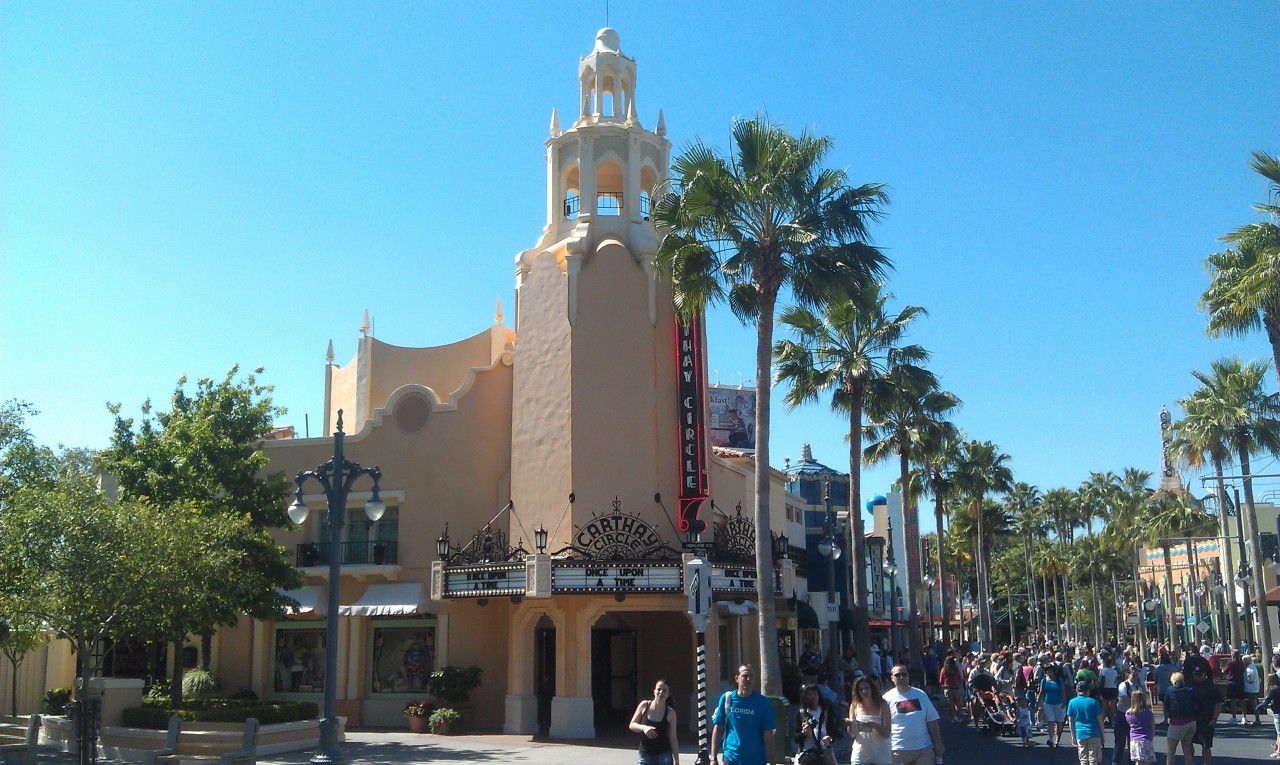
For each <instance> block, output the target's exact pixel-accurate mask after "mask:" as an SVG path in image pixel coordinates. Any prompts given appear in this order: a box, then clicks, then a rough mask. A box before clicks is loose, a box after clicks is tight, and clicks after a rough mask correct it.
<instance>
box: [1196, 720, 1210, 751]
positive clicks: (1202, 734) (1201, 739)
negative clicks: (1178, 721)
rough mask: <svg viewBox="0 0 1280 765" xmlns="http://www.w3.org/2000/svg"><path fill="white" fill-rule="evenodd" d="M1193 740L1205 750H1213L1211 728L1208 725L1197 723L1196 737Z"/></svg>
mask: <svg viewBox="0 0 1280 765" xmlns="http://www.w3.org/2000/svg"><path fill="white" fill-rule="evenodd" d="M1193 740H1194V741H1195V742H1196V743H1197V744H1200V745H1201V746H1203V747H1204V748H1205V749H1212V748H1213V726H1212V725H1208V724H1205V725H1201V724H1200V723H1199V722H1197V723H1196V737H1195V739H1193Z"/></svg>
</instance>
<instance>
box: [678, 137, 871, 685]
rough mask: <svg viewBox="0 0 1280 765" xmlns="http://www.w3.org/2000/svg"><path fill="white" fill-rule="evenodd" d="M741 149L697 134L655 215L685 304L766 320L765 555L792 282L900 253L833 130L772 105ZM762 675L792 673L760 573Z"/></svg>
mask: <svg viewBox="0 0 1280 765" xmlns="http://www.w3.org/2000/svg"><path fill="white" fill-rule="evenodd" d="M732 134H733V144H734V150H733V153H732V154H731V156H729V157H727V158H726V157H721V156H719V155H718V154H717V153H716V152H715V151H714V150H713V149H711V148H708V147H707V146H705V145H704V144H702V143H701V142H695V143H693V144H692V145H691V146H689V147H688V148H687V149H686V150H685V151H684V152H682V153H681V154H680V156H678V157H677V158H676V159H675V160H674V162H673V163H672V179H671V191H670V192H669V193H667V194H666V195H665V196H664V197H663V198H662V199H661V200H660V201H659V203H658V205H657V208H656V210H655V212H654V223H655V224H656V225H657V227H658V228H659V230H661V231H662V232H664V238H663V241H662V244H661V245H660V246H659V249H658V254H657V259H656V264H657V267H658V270H659V271H661V272H665V273H670V274H671V276H672V281H673V285H674V290H675V304H676V308H677V310H679V311H680V312H681V313H682V314H683V315H686V316H687V315H693V314H696V313H699V312H701V311H702V310H703V309H704V308H705V306H707V305H708V304H709V303H712V304H714V303H718V302H720V301H722V300H727V302H728V304H729V308H730V310H731V311H733V313H734V315H735V316H737V317H738V318H739V319H740V320H741V321H743V322H744V323H748V324H750V323H754V324H755V326H756V385H757V386H758V391H757V402H758V404H757V406H756V428H755V432H756V455H755V465H756V473H755V484H754V494H755V524H756V565H757V567H758V568H759V570H760V571H762V572H763V571H767V570H769V568H770V567H771V566H772V564H773V560H772V556H771V552H770V550H769V539H770V533H771V528H770V517H769V481H770V472H769V471H770V467H769V416H770V405H769V399H770V393H771V389H772V381H773V376H772V369H771V363H772V352H773V328H774V321H775V313H776V308H777V301H778V298H779V296H780V295H781V294H783V293H784V291H786V290H789V292H790V295H791V298H792V299H793V300H794V302H795V303H796V304H798V305H802V306H809V307H814V306H819V305H823V304H825V303H828V302H830V301H831V300H832V299H834V298H836V297H838V296H839V295H840V294H841V293H847V292H848V290H849V288H850V287H851V286H855V285H859V284H866V283H869V282H871V281H873V280H875V279H878V278H880V277H881V276H882V275H883V272H884V271H885V269H886V268H887V267H888V259H887V258H886V257H885V256H884V255H883V254H882V253H881V252H880V251H879V250H878V249H876V248H875V247H874V246H872V245H871V235H870V230H869V228H868V225H869V224H870V223H871V222H872V221H874V220H876V219H878V218H879V217H880V215H881V209H882V207H883V205H884V204H885V203H886V201H887V197H886V194H885V190H884V187H883V186H882V185H879V184H867V185H862V186H851V185H849V183H848V180H847V177H846V175H845V173H844V171H841V170H832V169H828V168H824V167H823V166H822V162H823V160H824V159H825V158H826V156H827V154H828V153H829V152H830V150H831V141H830V140H829V139H827V138H820V137H816V136H812V135H810V134H809V133H807V132H805V133H801V134H800V135H799V136H793V135H791V134H790V133H788V132H787V131H786V130H784V129H783V128H781V127H779V126H777V125H774V124H773V123H771V122H769V120H768V118H767V117H765V116H763V115H761V116H758V117H756V118H755V119H751V120H739V121H737V122H735V123H734V126H733V131H732ZM760 587H761V592H760V620H759V623H760V654H761V655H760V677H761V686H762V689H763V690H764V692H765V693H767V694H770V695H777V694H778V693H779V690H780V688H781V674H780V670H779V661H778V655H777V651H776V650H774V647H775V646H777V644H778V640H777V624H776V619H775V610H774V605H773V593H772V592H771V591H770V589H769V588H770V587H771V585H770V584H769V581H768V577H762V578H761V579H760Z"/></svg>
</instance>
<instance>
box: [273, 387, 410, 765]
mask: <svg viewBox="0 0 1280 765" xmlns="http://www.w3.org/2000/svg"><path fill="white" fill-rule="evenodd" d="M345 436H346V434H345V433H343V432H342V410H341V409H339V410H338V427H337V429H336V430H335V431H334V433H333V459H332V460H330V461H328V462H326V463H324V464H323V465H319V466H317V467H316V468H314V469H312V470H299V471H298V475H297V477H296V478H295V479H294V483H295V484H296V485H297V489H296V490H295V491H294V493H293V504H291V505H289V519H290V520H291V521H293V522H294V523H295V524H297V525H299V526H301V525H302V523H303V522H304V521H306V520H307V516H308V515H309V514H310V508H309V507H307V503H306V502H305V501H303V494H302V484H303V483H305V482H306V480H307V479H308V478H314V479H316V481H318V482H319V483H320V487H321V488H322V489H323V490H324V497H325V499H326V500H327V502H328V509H329V515H328V520H329V593H328V595H329V613H328V616H327V617H326V619H325V636H324V640H325V644H324V712H323V716H322V717H321V718H320V750H319V751H318V752H317V753H316V754H315V756H313V757H312V758H311V762H313V763H315V764H316V765H328V764H329V763H339V762H342V751H341V750H340V749H339V748H338V713H337V700H338V673H337V668H338V589H339V588H338V585H339V577H340V576H341V575H342V527H343V525H344V521H345V519H346V511H347V497H348V495H350V494H351V487H352V485H353V484H354V483H355V482H356V479H357V478H359V477H360V476H366V475H367V476H369V477H370V478H372V479H373V493H372V494H371V495H370V497H369V501H368V502H366V503H365V505H364V512H365V515H366V516H368V518H369V520H370V521H373V522H377V521H378V520H380V519H381V518H382V515H383V513H385V512H386V511H387V506H386V503H384V502H383V501H382V497H381V495H380V494H379V491H378V479H379V478H381V477H382V471H381V470H379V469H378V468H377V467H371V468H367V467H361V466H360V465H357V464H356V463H354V462H351V461H349V460H347V459H346V458H345V457H344V456H343V454H342V446H343V444H342V441H343V438H345Z"/></svg>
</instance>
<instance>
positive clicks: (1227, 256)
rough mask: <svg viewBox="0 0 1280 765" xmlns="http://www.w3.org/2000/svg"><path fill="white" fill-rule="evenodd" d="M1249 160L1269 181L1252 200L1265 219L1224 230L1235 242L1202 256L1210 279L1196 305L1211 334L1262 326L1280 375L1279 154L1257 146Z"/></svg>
mask: <svg viewBox="0 0 1280 765" xmlns="http://www.w3.org/2000/svg"><path fill="white" fill-rule="evenodd" d="M1249 164H1250V166H1251V167H1252V168H1253V170H1254V171H1255V172H1257V173H1258V174H1259V175H1261V176H1262V177H1263V178H1264V179H1266V180H1267V181H1268V183H1269V188H1268V193H1267V201H1266V202H1264V203H1261V204H1256V205H1254V209H1255V210H1257V211H1258V212H1260V213H1262V214H1263V215H1264V216H1266V219H1265V220H1262V221H1258V222H1255V223H1250V224H1247V225H1245V226H1242V227H1241V228H1239V229H1236V230H1235V231H1233V232H1231V233H1230V234H1227V235H1226V236H1224V237H1223V238H1222V239H1223V241H1225V242H1227V243H1229V244H1232V245H1234V246H1233V247H1232V248H1230V249H1227V250H1224V251H1223V252H1218V253H1215V254H1213V255H1210V256H1209V257H1208V258H1207V259H1206V260H1205V268H1206V269H1207V270H1208V271H1209V274H1210V282H1209V288H1208V289H1206V290H1205V292H1204V294H1203V295H1202V296H1201V297H1200V307H1201V308H1202V309H1203V310H1204V311H1205V312H1207V313H1208V314H1209V326H1208V333H1209V336H1210V337H1221V336H1224V335H1245V334H1249V333H1251V332H1255V331H1257V330H1259V329H1261V330H1263V331H1265V332H1266V334H1267V341H1268V342H1269V343H1270V344H1271V357H1272V361H1273V362H1274V363H1275V368H1276V374H1277V375H1280V160H1278V159H1276V157H1274V156H1272V155H1270V154H1267V153H1266V152H1263V151H1255V152H1254V153H1253V161H1252V162H1250V163H1249Z"/></svg>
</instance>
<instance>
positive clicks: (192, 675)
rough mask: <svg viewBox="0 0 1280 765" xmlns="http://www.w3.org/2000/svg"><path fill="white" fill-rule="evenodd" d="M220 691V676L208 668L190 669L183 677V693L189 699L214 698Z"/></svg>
mask: <svg viewBox="0 0 1280 765" xmlns="http://www.w3.org/2000/svg"><path fill="white" fill-rule="evenodd" d="M217 692H218V678H216V677H214V676H213V673H212V672H210V671H209V670H207V669H199V668H196V669H189V670H187V672H186V674H185V675H183V677H182V695H183V696H184V697H186V698H189V699H207V698H212V697H213V695H214V694H215V693H217Z"/></svg>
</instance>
